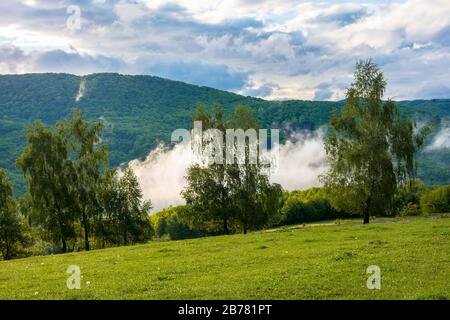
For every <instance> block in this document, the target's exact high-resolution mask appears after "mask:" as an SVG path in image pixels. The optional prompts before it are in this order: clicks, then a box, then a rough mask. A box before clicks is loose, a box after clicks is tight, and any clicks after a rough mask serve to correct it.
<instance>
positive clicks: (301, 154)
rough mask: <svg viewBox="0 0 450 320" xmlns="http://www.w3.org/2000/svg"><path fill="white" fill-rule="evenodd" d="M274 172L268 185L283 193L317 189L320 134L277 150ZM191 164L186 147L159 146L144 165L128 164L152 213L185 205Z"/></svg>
mask: <svg viewBox="0 0 450 320" xmlns="http://www.w3.org/2000/svg"><path fill="white" fill-rule="evenodd" d="M279 154H280V157H279V162H278V168H277V170H276V171H275V172H274V173H273V174H272V175H271V181H272V182H276V183H279V184H281V185H282V186H283V188H285V189H286V190H294V189H306V188H310V187H313V186H318V185H320V182H319V179H318V177H319V175H320V174H322V173H324V172H325V170H326V164H325V156H326V154H325V149H324V146H323V132H322V131H321V130H319V131H316V132H309V133H303V134H296V135H294V136H292V137H291V139H290V140H289V141H287V142H286V143H285V144H282V145H280V148H279ZM192 163H194V154H193V152H192V149H191V147H190V146H189V145H183V144H178V145H175V147H174V148H172V149H168V148H167V147H165V146H163V145H160V146H158V147H157V148H156V149H155V150H153V151H151V152H150V154H149V155H148V156H147V158H146V159H145V160H144V161H139V160H134V161H131V162H130V164H129V165H130V166H131V168H132V169H133V170H134V173H135V174H136V176H137V177H138V179H139V183H140V185H141V187H142V190H143V193H144V197H145V198H146V199H150V200H151V201H152V203H153V207H154V209H153V212H156V211H158V210H161V209H163V208H165V207H168V206H170V205H180V204H183V203H184V200H183V198H182V197H181V195H180V193H181V191H182V190H183V188H184V186H185V185H186V180H185V178H184V177H185V175H186V169H187V168H188V167H189V166H190V165H191V164H192Z"/></svg>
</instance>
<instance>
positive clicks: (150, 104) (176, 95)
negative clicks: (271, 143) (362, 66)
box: [0, 74, 450, 190]
mask: <svg viewBox="0 0 450 320" xmlns="http://www.w3.org/2000/svg"><path fill="white" fill-rule="evenodd" d="M215 103H218V104H221V105H223V106H224V108H225V109H226V111H227V112H229V111H230V110H232V109H233V108H234V107H235V106H237V105H240V104H243V105H247V106H249V107H252V108H253V109H255V111H256V114H257V116H258V118H259V120H260V122H261V123H262V124H263V126H264V127H266V128H270V127H273V128H287V127H289V128H292V129H299V128H306V129H315V128H318V127H320V126H322V125H324V124H326V123H327V122H328V120H329V118H330V116H331V114H332V110H333V109H336V108H339V107H341V106H342V105H343V103H342V102H336V103H335V102H311V101H298V100H290V101H266V100H263V99H257V98H252V97H244V96H241V95H237V94H234V93H230V92H225V91H221V90H216V89H212V88H207V87H199V86H195V85H190V84H186V83H182V82H177V81H171V80H166V79H162V78H158V77H152V76H128V75H119V74H93V75H89V76H84V77H79V76H74V75H69V74H25V75H3V76H0V137H1V138H2V139H1V141H0V167H4V168H7V169H8V170H10V171H11V172H12V175H13V179H14V180H15V186H16V187H20V188H21V189H22V190H23V184H22V183H21V182H20V177H19V174H18V172H17V171H16V170H15V169H14V163H15V159H16V158H17V157H18V156H19V155H20V154H21V152H22V150H23V148H24V147H25V135H24V128H25V127H26V125H27V124H28V123H30V122H32V121H34V120H36V119H40V120H42V121H43V122H44V123H47V124H54V123H55V122H56V121H57V120H59V119H63V118H66V117H68V116H69V115H70V113H71V112H72V110H73V109H78V110H80V111H81V112H82V113H83V114H84V115H85V116H86V117H87V118H89V119H91V120H102V121H104V122H105V125H106V130H105V134H104V141H105V142H106V143H108V145H109V147H110V160H111V164H112V165H118V164H120V163H121V162H126V161H129V160H131V159H134V158H139V157H143V156H145V155H147V153H148V152H149V150H151V149H152V148H154V147H155V146H156V145H157V144H158V143H159V142H161V141H165V142H167V141H169V139H170V134H171V133H172V131H173V130H174V129H177V128H189V127H190V124H191V116H192V114H193V112H194V111H195V108H196V106H197V105H198V104H204V105H206V106H212V105H213V104H215ZM399 105H400V106H401V109H402V113H404V114H406V115H414V116H416V117H424V118H427V119H433V120H434V121H436V122H438V121H439V119H440V118H442V117H448V116H449V115H450V100H430V101H425V100H423V101H404V102H400V103H399ZM428 167H429V169H427V170H426V172H422V171H421V176H422V177H423V178H425V180H427V181H429V182H433V183H444V182H445V183H447V182H448V183H450V174H449V171H450V170H449V167H450V165H445V166H442V165H441V166H440V167H436V168H434V167H435V166H434V165H433V163H431V164H429V165H428ZM439 168H440V169H442V168H443V171H442V172H439V174H438V175H437V176H438V177H439V179H437V180H436V179H435V178H433V179H430V177H435V176H436V174H435V173H433V172H432V171H433V170H435V169H439ZM440 169H439V170H440ZM430 170H431V171H430ZM443 174H444V175H443ZM427 177H428V178H427Z"/></svg>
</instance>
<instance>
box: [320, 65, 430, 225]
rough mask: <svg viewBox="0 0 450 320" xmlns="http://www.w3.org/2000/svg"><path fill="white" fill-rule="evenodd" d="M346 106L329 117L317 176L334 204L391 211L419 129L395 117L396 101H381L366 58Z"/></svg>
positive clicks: (366, 212)
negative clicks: (324, 160) (323, 162)
mask: <svg viewBox="0 0 450 320" xmlns="http://www.w3.org/2000/svg"><path fill="white" fill-rule="evenodd" d="M354 77H355V82H354V83H353V84H352V86H351V87H350V88H349V89H348V91H347V104H346V105H345V106H344V107H343V109H342V110H341V112H340V113H336V114H334V116H333V118H332V119H331V123H330V125H331V131H330V134H329V135H328V137H327V139H326V141H325V149H326V152H327V155H328V162H329V165H330V170H329V172H328V173H327V174H325V175H324V176H323V177H322V180H323V181H324V183H325V186H326V188H327V189H328V190H329V191H330V193H331V194H332V195H333V196H334V197H333V198H334V200H333V203H334V205H335V206H336V207H337V208H339V209H343V210H347V211H350V212H353V213H357V214H362V215H363V216H364V223H369V217H370V215H371V214H376V213H378V214H379V213H385V212H387V211H389V210H390V209H391V206H392V201H393V197H394V194H395V191H396V188H397V185H398V184H399V185H401V184H403V183H404V182H405V181H406V180H407V179H411V178H413V176H414V173H415V155H416V152H417V150H418V149H419V148H420V147H421V145H422V143H423V140H424V135H425V132H423V133H422V132H421V133H419V134H418V135H415V134H414V132H413V131H414V127H415V124H414V122H413V121H411V120H410V119H406V118H401V117H400V113H399V111H398V109H397V106H396V104H395V103H394V102H393V101H391V100H387V101H383V100H382V99H383V95H384V92H385V88H386V81H385V80H384V76H383V73H382V72H381V71H380V70H379V69H378V67H377V66H376V65H375V64H374V63H372V61H370V60H369V61H365V62H359V63H358V64H357V68H356V72H355V76H354Z"/></svg>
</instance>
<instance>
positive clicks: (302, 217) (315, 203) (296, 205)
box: [280, 188, 350, 225]
mask: <svg viewBox="0 0 450 320" xmlns="http://www.w3.org/2000/svg"><path fill="white" fill-rule="evenodd" d="M281 212H282V219H281V223H280V224H281V225H289V224H299V223H304V222H311V221H321V220H333V219H341V218H347V217H350V214H348V213H345V212H341V211H338V210H336V209H335V208H334V207H333V206H332V204H331V200H330V199H329V196H328V194H327V192H326V190H325V189H323V188H311V189H307V190H303V191H292V192H287V194H286V200H285V202H284V205H283V208H282V209H281Z"/></svg>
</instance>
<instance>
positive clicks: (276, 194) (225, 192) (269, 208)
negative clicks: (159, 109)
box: [0, 60, 450, 259]
mask: <svg viewBox="0 0 450 320" xmlns="http://www.w3.org/2000/svg"><path fill="white" fill-rule="evenodd" d="M354 78H355V80H354V83H353V84H352V85H351V86H350V88H349V89H348V91H347V97H346V105H345V106H344V107H343V108H342V109H341V110H340V111H336V112H335V113H334V116H333V117H332V119H331V121H330V125H329V130H328V135H327V138H326V140H325V149H326V153H327V161H328V166H329V170H328V172H327V173H326V174H324V175H323V176H322V177H321V180H322V182H323V188H316V189H311V190H306V191H294V192H287V191H284V190H283V189H282V187H281V186H280V185H278V184H274V183H271V182H270V164H267V163H265V162H262V161H257V162H256V163H255V162H251V161H249V157H250V152H251V149H250V147H251V146H250V144H249V141H247V140H246V141H245V144H244V146H245V147H244V150H243V152H244V156H245V159H246V160H245V161H244V162H243V163H240V162H237V161H235V162H233V163H227V164H223V163H220V164H219V163H203V164H193V165H192V166H191V167H189V168H188V170H187V172H186V181H187V185H186V187H185V189H184V190H183V192H182V196H183V198H184V199H185V202H186V205H185V206H182V207H176V208H167V209H165V210H163V211H161V212H159V213H157V214H155V215H152V216H151V217H149V214H150V210H151V208H152V206H151V202H150V201H144V199H143V194H142V190H141V189H140V186H139V183H138V180H137V178H136V176H135V175H134V173H133V172H132V170H131V169H130V168H127V169H117V168H110V166H109V163H108V149H107V146H106V145H105V144H104V143H102V141H101V140H102V139H101V138H102V129H103V127H102V124H101V123H94V124H92V123H90V122H88V121H87V120H85V119H84V118H83V117H82V116H81V114H80V113H78V112H75V113H74V114H73V115H72V117H71V118H70V119H69V120H67V121H62V122H58V123H57V124H56V126H55V127H54V128H51V127H46V126H44V125H43V124H42V123H41V122H35V123H34V124H33V125H31V126H30V127H29V128H28V129H27V133H26V137H27V146H26V148H25V150H24V151H23V153H22V155H21V156H20V157H19V158H18V159H17V162H16V165H17V167H18V168H19V169H20V170H21V171H22V173H23V176H24V177H25V179H26V181H27V192H26V193H25V195H24V196H22V197H21V198H20V199H19V200H17V199H15V198H14V196H13V190H12V187H11V183H10V182H9V181H8V177H7V173H6V172H5V171H4V170H0V249H1V252H2V257H3V259H9V258H11V257H14V256H17V255H20V252H21V250H24V248H25V247H26V246H31V245H36V242H39V241H41V240H42V241H46V242H48V243H51V244H52V245H53V248H58V249H57V251H56V252H68V251H74V250H91V249H93V248H105V247H108V246H118V245H128V244H133V243H137V242H145V241H148V240H150V239H151V238H152V236H157V237H159V238H162V237H165V236H167V235H168V237H169V238H171V239H174V238H186V237H196V236H202V235H212V234H229V233H234V232H242V233H244V234H245V233H247V232H248V231H250V230H258V229H263V228H267V227H271V226H280V225H286V224H295V223H305V222H308V221H317V220H324V219H339V218H343V217H349V216H351V215H361V216H363V222H364V223H369V220H370V216H375V215H389V214H409V213H413V212H414V211H415V209H417V208H420V210H422V211H424V212H433V211H436V210H438V209H436V208H439V210H447V208H448V203H449V202H450V199H449V198H448V194H449V192H448V190H447V189H438V190H433V191H430V190H428V191H426V192H425V191H424V188H421V187H420V183H419V182H418V180H417V179H416V178H415V172H416V167H417V165H416V160H415V156H416V153H417V151H418V150H419V149H420V148H421V146H422V145H423V143H424V139H425V137H426V134H427V128H426V127H425V128H424V129H422V130H419V131H418V130H416V128H415V123H414V121H412V120H411V119H409V118H405V117H402V116H401V115H400V112H399V111H398V109H397V107H396V104H395V103H394V102H393V101H391V100H384V99H383V95H384V92H385V89H386V81H385V79H384V76H383V73H382V72H381V71H380V70H379V68H378V67H377V66H376V65H375V64H374V63H373V62H372V61H370V60H369V61H364V62H360V63H358V65H357V68H356V72H355V77H354ZM192 120H193V122H195V121H201V122H202V124H203V128H205V129H206V130H208V129H215V130H217V131H218V132H220V133H222V134H223V135H224V134H225V133H226V131H227V129H242V130H250V129H254V130H257V129H258V128H259V122H258V121H257V119H256V117H255V116H254V114H253V111H252V110H251V109H250V108H247V107H244V106H239V107H237V108H236V109H235V111H234V113H231V114H228V116H226V115H225V112H224V110H223V109H222V108H221V107H219V106H216V107H214V108H213V109H212V111H209V112H208V111H207V110H206V109H205V108H203V107H199V108H198V109H197V111H196V113H195V115H194V117H193V119H192ZM210 143H211V142H210V141H205V143H204V144H203V148H209V147H210V145H209V144H210ZM231 147H232V148H235V149H237V148H238V146H237V142H236V141H233V142H232V144H231ZM235 151H237V150H235ZM225 152H226V150H225V149H223V148H222V149H221V148H215V149H213V153H215V155H221V156H222V158H225V155H224V154H220V153H225ZM213 157H214V154H213ZM298 179H301V177H298ZM155 187H157V186H155ZM416 211H417V210H416ZM33 243H34V244H33ZM52 250H53V251H52V252H55V251H54V249H52Z"/></svg>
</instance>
